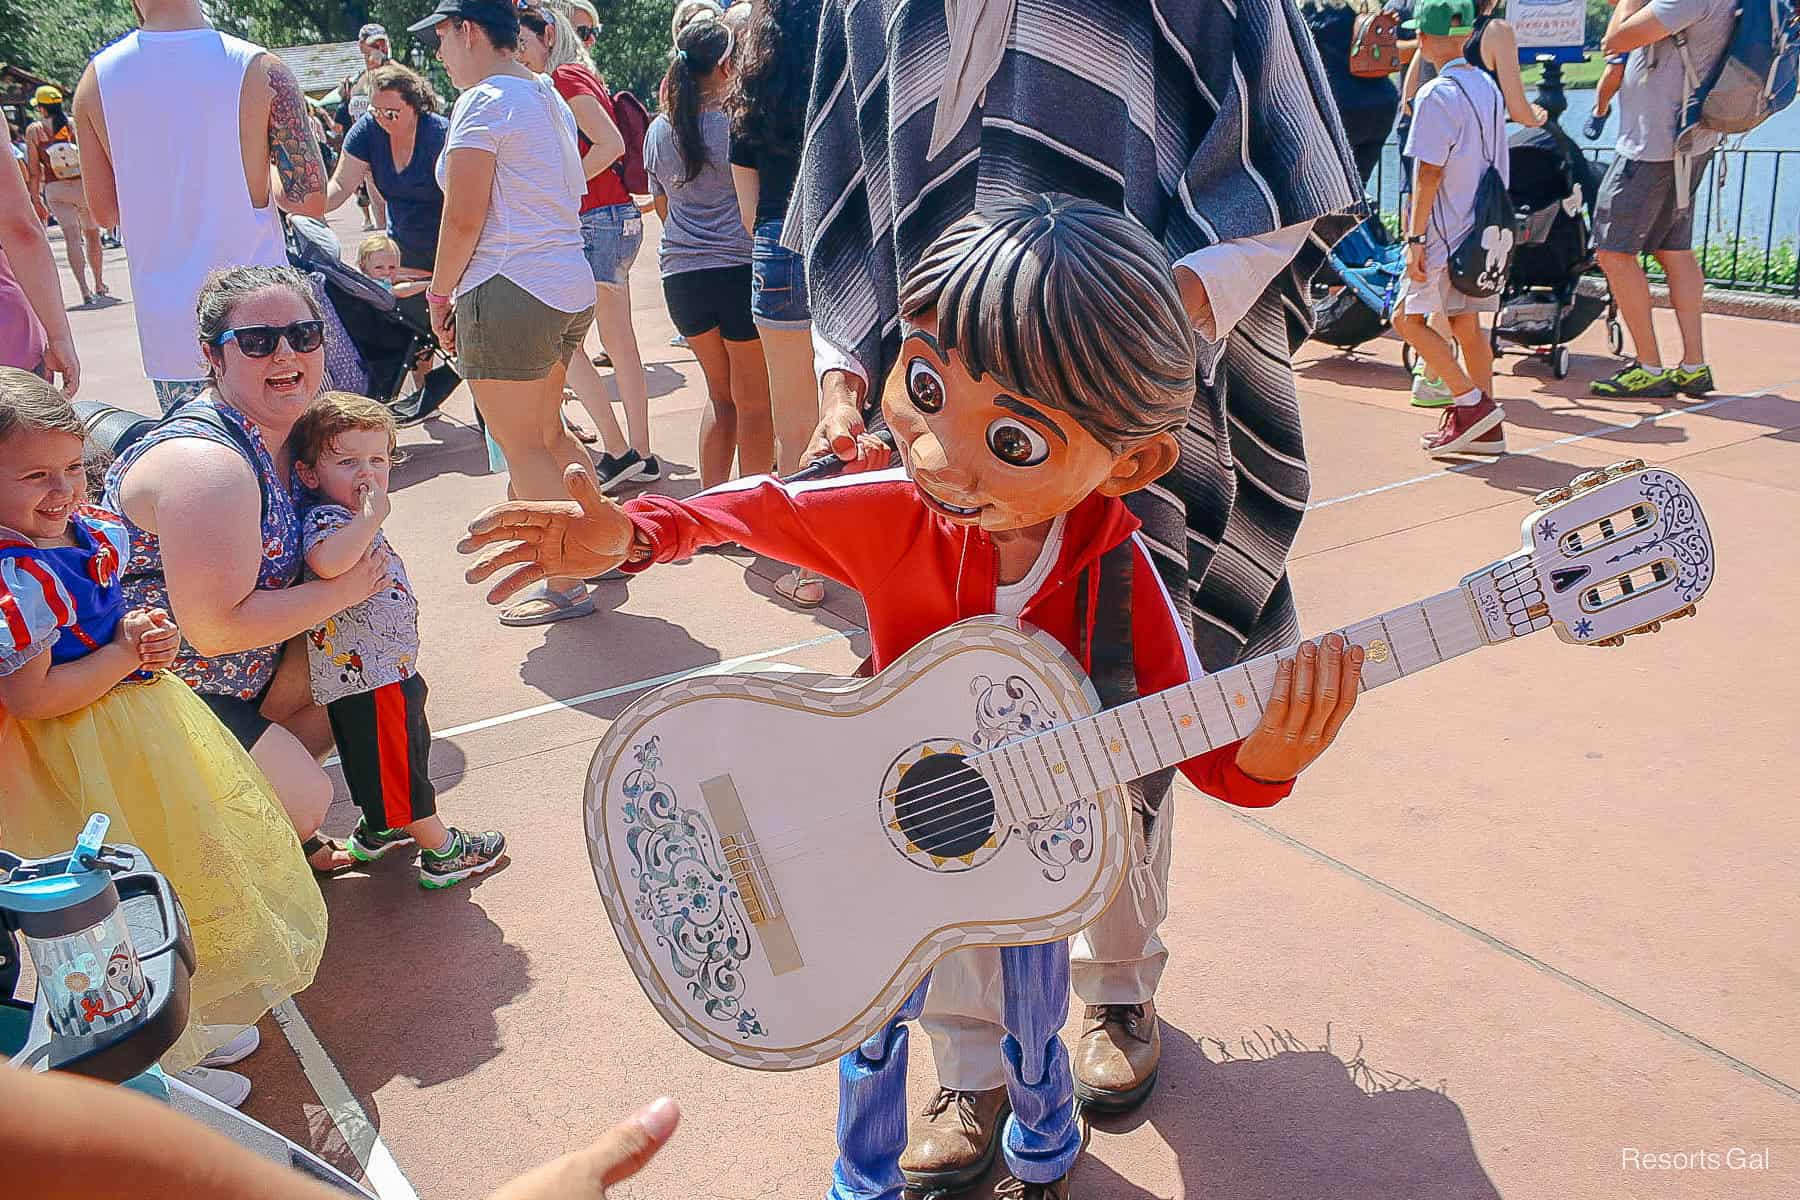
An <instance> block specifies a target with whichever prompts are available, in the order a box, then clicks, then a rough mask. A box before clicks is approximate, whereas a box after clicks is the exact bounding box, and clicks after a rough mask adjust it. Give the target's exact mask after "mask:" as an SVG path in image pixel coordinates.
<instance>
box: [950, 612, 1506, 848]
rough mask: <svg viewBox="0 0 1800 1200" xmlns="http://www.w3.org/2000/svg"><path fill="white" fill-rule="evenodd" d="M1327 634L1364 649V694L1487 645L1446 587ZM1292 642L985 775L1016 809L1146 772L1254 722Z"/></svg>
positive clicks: (1021, 744)
mask: <svg viewBox="0 0 1800 1200" xmlns="http://www.w3.org/2000/svg"><path fill="white" fill-rule="evenodd" d="M1335 632H1337V633H1339V634H1341V635H1342V636H1343V637H1344V639H1345V640H1346V642H1347V643H1349V644H1352V645H1359V646H1362V647H1364V658H1363V669H1362V687H1363V690H1364V691H1367V690H1369V689H1370V688H1377V687H1380V686H1382V685H1383V684H1388V683H1392V682H1394V681H1395V680H1397V679H1400V678H1402V677H1404V676H1407V675H1413V674H1416V673H1418V672H1420V671H1424V670H1426V669H1428V668H1430V667H1435V666H1437V665H1438V664H1439V663H1442V662H1448V661H1449V660H1450V659H1453V658H1456V657H1458V656H1459V655H1463V654H1467V653H1469V652H1470V651H1471V650H1475V649H1478V648H1479V647H1481V646H1485V645H1487V644H1488V639H1487V638H1486V637H1485V636H1484V635H1483V632H1482V627H1481V623H1480V622H1479V620H1478V619H1477V617H1476V614H1475V610H1474V609H1473V608H1472V607H1471V605H1470V597H1469V594H1468V593H1467V592H1466V591H1464V589H1462V588H1460V587H1459V588H1453V589H1451V590H1450V591H1447V592H1443V593H1441V594H1439V595H1436V596H1433V597H1431V598H1430V599H1428V600H1422V601H1419V602H1418V603H1415V604H1408V605H1404V606H1402V607H1400V608H1396V609H1394V610H1393V611H1391V612H1386V613H1383V614H1382V615H1380V616H1379V617H1373V618H1371V619H1369V620H1367V621H1363V622H1360V623H1358V624H1355V625H1351V626H1348V627H1346V628H1343V629H1339V630H1336V631H1335ZM1294 653H1295V651H1294V649H1293V648H1291V647H1290V648H1289V649H1286V650H1282V651H1278V652H1276V653H1274V654H1265V655H1263V656H1262V657H1260V658H1256V659H1252V660H1251V661H1249V662H1247V663H1240V664H1239V665H1238V666H1235V667H1231V668H1229V669H1227V670H1224V671H1219V672H1217V673H1215V674H1211V675H1207V676H1205V677H1203V678H1201V679H1198V680H1195V681H1193V682H1191V683H1184V684H1181V685H1180V686H1178V687H1173V688H1170V689H1169V690H1167V691H1164V692H1158V693H1156V694H1155V695H1151V696H1146V697H1144V698H1142V699H1140V700H1136V701H1134V702H1132V703H1130V704H1124V705H1120V706H1119V707H1117V708H1110V709H1107V710H1106V711H1105V712H1102V713H1098V714H1096V715H1095V716H1092V717H1087V718H1084V719H1082V720H1079V721H1075V722H1071V723H1070V724H1067V725H1062V726H1059V727H1057V728H1055V729H1051V730H1048V731H1046V732H1044V733H1040V734H1037V735H1035V736H1032V737H1029V738H1024V739H1020V740H1019V741H1015V742H1012V743H1009V744H1007V745H1005V746H1002V747H1000V748H999V749H998V750H995V751H991V752H990V753H989V755H987V756H986V757H989V758H990V759H993V760H995V761H994V762H993V763H992V769H991V772H990V777H991V778H992V779H993V780H994V781H995V782H996V783H998V784H999V785H1000V786H1001V789H1002V791H1003V792H1004V793H1006V794H1008V795H1010V796H1011V797H1012V798H1013V799H1014V800H1015V801H1016V802H1017V804H1018V806H1019V808H1020V809H1021V811H1023V812H1024V813H1025V814H1027V815H1036V816H1041V815H1042V814H1044V813H1046V812H1049V811H1051V810H1052V809H1053V808H1055V807H1056V806H1057V805H1060V804H1065V803H1069V802H1071V801H1073V800H1077V799H1080V798H1082V797H1084V796H1091V795H1095V794H1097V793H1099V792H1101V791H1104V790H1106V789H1107V788H1111V787H1117V786H1120V785H1122V784H1125V783H1129V782H1130V781H1132V780H1134V779H1141V778H1143V777H1144V776H1146V775H1151V774H1154V773H1155V772H1157V771H1160V770H1162V769H1163V768H1165V767H1172V766H1175V765H1176V764H1178V763H1182V762H1186V761H1187V760H1188V759H1190V758H1194V757H1197V756H1198V755H1201V754H1204V753H1206V752H1207V751H1208V750H1212V749H1216V748H1217V747H1219V746H1226V745H1230V744H1231V743H1232V742H1235V741H1237V740H1239V739H1240V738H1243V737H1245V736H1246V735H1248V734H1249V733H1250V731H1251V730H1252V729H1254V728H1256V723H1257V721H1258V720H1260V719H1261V718H1262V714H1263V710H1264V708H1265V707H1266V706H1267V704H1268V702H1269V698H1270V696H1271V694H1272V692H1273V691H1274V686H1275V670H1276V667H1277V665H1278V664H1279V663H1280V662H1281V661H1282V660H1283V659H1289V658H1292V657H1293V656H1294Z"/></svg>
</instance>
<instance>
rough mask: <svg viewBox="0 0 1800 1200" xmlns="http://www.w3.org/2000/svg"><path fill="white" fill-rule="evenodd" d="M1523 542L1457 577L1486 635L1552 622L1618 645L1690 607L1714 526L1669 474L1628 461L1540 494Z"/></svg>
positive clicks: (1517, 632) (1578, 640) (1575, 638)
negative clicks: (1513, 551) (1482, 567)
mask: <svg viewBox="0 0 1800 1200" xmlns="http://www.w3.org/2000/svg"><path fill="white" fill-rule="evenodd" d="M1537 505H1538V510H1539V511H1537V512H1536V513H1534V514H1533V515H1531V516H1529V517H1527V518H1525V521H1524V523H1523V527H1522V528H1523V534H1524V541H1525V545H1524V548H1523V549H1522V550H1521V551H1520V552H1519V553H1518V554H1516V555H1514V556H1512V557H1511V558H1507V559H1503V560H1502V561H1500V562H1498V563H1495V564H1493V565H1492V566H1490V567H1488V568H1487V569H1486V570H1484V571H1478V572H1476V573H1475V574H1473V575H1470V576H1468V577H1467V578H1465V579H1464V580H1463V586H1464V587H1465V588H1466V589H1467V590H1468V592H1469V595H1470V597H1471V599H1472V600H1473V602H1474V606H1475V609H1476V611H1477V613H1478V614H1479V615H1480V616H1481V621H1482V626H1483V629H1484V632H1485V633H1486V635H1487V638H1488V640H1489V641H1490V642H1498V641H1502V640H1505V639H1507V638H1511V637H1520V636H1523V635H1524V634H1526V633H1531V632H1534V631H1536V630H1538V629H1542V628H1543V627H1544V626H1545V625H1551V626H1553V627H1554V628H1555V630H1556V636H1557V637H1559V638H1561V639H1562V640H1563V641H1565V642H1572V643H1575V644H1577V645H1591V646H1617V645H1621V644H1622V643H1623V641H1624V639H1625V638H1626V637H1628V636H1630V635H1631V634H1634V633H1652V632H1655V631H1656V630H1657V629H1658V628H1659V627H1660V626H1661V623H1662V622H1663V621H1668V620H1673V619H1675V618H1676V617H1686V616H1691V615H1693V611H1694V605H1695V604H1696V602H1698V601H1699V599H1700V598H1701V597H1702V596H1704V595H1705V594H1706V589H1707V588H1708V587H1710V586H1711V585H1712V579H1713V545H1712V534H1711V533H1710V531H1708V529H1707V527H1706V518H1705V516H1704V515H1703V514H1702V513H1701V511H1700V503H1699V501H1697V500H1696V499H1695V498H1694V493H1693V492H1692V491H1690V490H1689V489H1688V486H1687V484H1685V483H1683V482H1682V481H1681V480H1680V479H1679V478H1677V477H1676V476H1675V475H1673V474H1671V473H1670V472H1668V471H1664V470H1661V469H1658V468H1651V469H1646V468H1645V466H1644V462H1643V460H1642V459H1628V460H1626V461H1625V462H1620V463H1614V464H1613V465H1612V466H1610V467H1606V468H1605V469H1603V470H1598V471H1586V472H1583V473H1582V474H1580V475H1577V476H1576V477H1575V478H1574V479H1572V480H1570V481H1569V483H1567V484H1565V485H1563V486H1561V487H1554V488H1551V489H1549V490H1548V491H1545V492H1541V493H1539V494H1538V496H1537Z"/></svg>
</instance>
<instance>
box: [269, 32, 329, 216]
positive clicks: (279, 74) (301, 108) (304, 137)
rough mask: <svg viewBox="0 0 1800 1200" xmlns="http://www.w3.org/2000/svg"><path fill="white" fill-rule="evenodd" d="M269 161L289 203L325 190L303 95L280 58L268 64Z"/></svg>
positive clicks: (321, 193)
mask: <svg viewBox="0 0 1800 1200" xmlns="http://www.w3.org/2000/svg"><path fill="white" fill-rule="evenodd" d="M269 88H270V90H271V91H272V92H273V93H274V94H273V95H272V96H271V97H270V99H269V161H270V162H271V163H273V164H274V165H275V172H276V174H278V175H280V176H281V190H282V194H283V195H284V196H285V197H286V199H287V202H288V203H289V204H304V203H306V201H307V200H309V199H311V198H312V197H314V196H318V195H323V194H324V191H325V160H324V159H323V158H321V157H320V156H319V143H318V142H317V141H316V140H314V138H313V132H312V121H311V119H310V118H309V117H308V115H307V111H306V97H305V96H303V95H302V94H301V92H300V84H299V82H298V81H297V80H295V78H294V73H293V71H291V70H289V69H288V65H287V64H286V63H284V62H282V61H281V60H280V59H274V60H273V61H272V62H271V63H270V65H269Z"/></svg>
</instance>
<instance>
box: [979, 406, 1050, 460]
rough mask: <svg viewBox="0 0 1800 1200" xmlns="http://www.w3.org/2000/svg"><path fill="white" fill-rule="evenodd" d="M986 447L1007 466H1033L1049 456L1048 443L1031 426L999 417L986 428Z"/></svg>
mask: <svg viewBox="0 0 1800 1200" xmlns="http://www.w3.org/2000/svg"><path fill="white" fill-rule="evenodd" d="M987 444H988V449H989V450H992V451H993V452H994V457H995V458H997V459H999V460H1000V461H1001V462H1003V463H1005V464H1006V465H1007V466H1009V467H1035V466H1037V465H1038V464H1039V463H1041V462H1043V461H1044V460H1045V459H1046V458H1049V457H1050V443H1049V442H1047V441H1045V440H1044V436H1043V435H1042V434H1040V433H1039V432H1038V431H1037V430H1035V429H1033V428H1032V427H1031V426H1029V425H1026V424H1024V423H1022V422H1019V421H1015V420H1013V419H1012V418H1011V417H1001V418H1000V419H999V420H998V421H995V422H994V423H993V424H992V425H989V426H988V428H987Z"/></svg>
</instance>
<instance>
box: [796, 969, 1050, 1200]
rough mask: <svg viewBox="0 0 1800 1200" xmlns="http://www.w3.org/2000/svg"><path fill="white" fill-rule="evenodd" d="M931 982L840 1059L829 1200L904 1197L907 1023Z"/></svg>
mask: <svg viewBox="0 0 1800 1200" xmlns="http://www.w3.org/2000/svg"><path fill="white" fill-rule="evenodd" d="M930 986H931V978H930V976H927V977H926V978H925V980H924V981H923V982H921V983H920V984H919V986H918V987H917V988H915V989H914V990H913V994H912V995H911V996H909V997H907V1000H906V1003H905V1004H903V1005H901V1006H900V1011H899V1012H897V1013H895V1014H894V1016H893V1019H892V1020H890V1021H889V1022H888V1023H887V1024H886V1025H883V1026H882V1027H881V1029H880V1030H878V1031H877V1032H876V1033H875V1034H874V1035H873V1036H871V1037H870V1038H869V1040H868V1041H866V1042H864V1043H863V1044H862V1045H861V1046H859V1047H857V1048H856V1049H855V1050H852V1051H851V1052H850V1053H849V1054H846V1055H844V1057H842V1058H840V1059H839V1060H838V1120H837V1140H838V1157H837V1163H836V1164H835V1165H834V1166H833V1167H832V1169H831V1190H830V1191H829V1192H827V1193H826V1197H827V1200H900V1193H901V1189H902V1187H904V1186H905V1181H904V1179H903V1178H902V1176H901V1174H900V1155H901V1153H902V1152H903V1151H904V1150H905V1149H906V1046H907V1028H906V1022H908V1021H911V1020H913V1019H914V1018H916V1017H917V1016H918V1015H919V1013H920V1011H921V1010H922V1009H923V1008H924V1007H925V990H926V989H927V988H928V987H930ZM1065 986H1066V985H1065Z"/></svg>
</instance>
